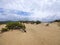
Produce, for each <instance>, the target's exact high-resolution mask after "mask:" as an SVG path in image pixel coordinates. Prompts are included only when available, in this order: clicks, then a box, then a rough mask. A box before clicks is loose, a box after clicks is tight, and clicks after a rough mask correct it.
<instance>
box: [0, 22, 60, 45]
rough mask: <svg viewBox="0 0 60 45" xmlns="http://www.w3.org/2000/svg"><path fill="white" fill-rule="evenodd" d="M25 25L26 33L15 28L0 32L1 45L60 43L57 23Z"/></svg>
mask: <svg viewBox="0 0 60 45" xmlns="http://www.w3.org/2000/svg"><path fill="white" fill-rule="evenodd" d="M25 25H26V31H27V32H26V33H24V32H21V31H17V30H14V31H9V32H5V33H3V34H0V45H60V28H59V27H58V26H57V24H56V23H52V24H50V26H48V27H47V26H45V25H44V24H39V25H36V24H25ZM2 27H3V26H2Z"/></svg>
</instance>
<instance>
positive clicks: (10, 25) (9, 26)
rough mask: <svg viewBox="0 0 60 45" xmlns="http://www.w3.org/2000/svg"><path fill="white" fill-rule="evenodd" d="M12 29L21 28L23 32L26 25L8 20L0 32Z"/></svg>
mask: <svg viewBox="0 0 60 45" xmlns="http://www.w3.org/2000/svg"><path fill="white" fill-rule="evenodd" d="M13 29H22V30H23V31H24V32H26V30H25V29H26V27H25V25H24V24H22V23H19V22H9V23H7V24H6V27H5V28H2V30H1V32H6V31H8V30H13Z"/></svg>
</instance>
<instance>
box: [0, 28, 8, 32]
mask: <svg viewBox="0 0 60 45" xmlns="http://www.w3.org/2000/svg"><path fill="white" fill-rule="evenodd" d="M6 31H9V30H8V29H7V28H2V30H1V33H3V32H6Z"/></svg>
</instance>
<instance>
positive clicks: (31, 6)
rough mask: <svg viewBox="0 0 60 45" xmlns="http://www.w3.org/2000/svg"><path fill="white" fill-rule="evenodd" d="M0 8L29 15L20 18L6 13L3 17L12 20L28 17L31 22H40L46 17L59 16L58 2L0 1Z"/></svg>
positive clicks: (40, 0) (46, 0)
mask: <svg viewBox="0 0 60 45" xmlns="http://www.w3.org/2000/svg"><path fill="white" fill-rule="evenodd" d="M0 8H3V9H9V10H20V11H25V12H30V13H31V15H29V16H21V15H18V14H9V13H8V11H7V12H6V13H7V16H5V17H10V18H11V17H13V18H14V19H15V18H16V19H19V18H20V17H27V18H28V17H29V18H31V20H41V19H42V18H45V17H47V16H49V17H50V16H60V13H59V12H60V0H0ZM0 15H1V14H0ZM1 16H2V15H1ZM1 16H0V18H1ZM3 17H4V16H3Z"/></svg>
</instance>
